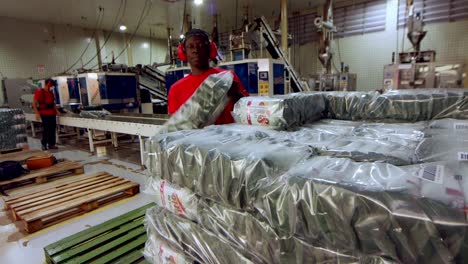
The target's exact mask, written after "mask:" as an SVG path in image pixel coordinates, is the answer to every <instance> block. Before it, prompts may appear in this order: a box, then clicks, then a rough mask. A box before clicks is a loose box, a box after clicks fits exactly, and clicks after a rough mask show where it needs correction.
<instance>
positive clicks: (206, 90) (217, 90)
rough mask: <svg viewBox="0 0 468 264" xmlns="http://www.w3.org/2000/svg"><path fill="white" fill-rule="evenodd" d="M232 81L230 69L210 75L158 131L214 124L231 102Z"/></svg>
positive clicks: (171, 130) (172, 130)
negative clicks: (229, 94) (229, 92)
mask: <svg viewBox="0 0 468 264" xmlns="http://www.w3.org/2000/svg"><path fill="white" fill-rule="evenodd" d="M232 81H233V75H232V72H230V71H225V72H221V73H216V74H212V75H210V76H208V77H207V78H206V79H205V81H203V83H202V84H200V86H199V87H198V88H197V90H196V91H195V93H194V94H193V95H192V96H191V97H190V99H189V100H188V101H187V102H186V103H185V104H183V105H182V106H181V107H180V108H179V110H177V112H176V113H175V114H173V115H172V116H171V118H169V120H168V121H167V122H166V123H165V124H164V125H163V126H162V128H161V129H160V130H159V131H158V133H168V132H174V131H179V130H184V129H196V128H201V127H204V126H207V125H210V124H213V123H214V122H215V121H216V119H217V118H218V116H219V115H220V114H221V112H222V111H223V110H224V108H225V107H226V105H227V103H228V102H229V97H228V91H229V89H231V86H232Z"/></svg>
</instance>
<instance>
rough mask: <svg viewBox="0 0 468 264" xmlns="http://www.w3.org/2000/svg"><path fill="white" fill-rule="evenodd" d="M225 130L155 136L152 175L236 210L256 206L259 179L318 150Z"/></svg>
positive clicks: (149, 163)
mask: <svg viewBox="0 0 468 264" xmlns="http://www.w3.org/2000/svg"><path fill="white" fill-rule="evenodd" d="M263 136H264V135H263V134H261V133H260V134H259V133H253V134H248V133H247V134H244V133H242V132H240V133H236V132H233V131H225V130H223V127H222V126H219V127H217V128H213V129H204V130H198V131H181V132H175V133H169V134H164V135H160V136H156V137H153V138H151V139H150V140H149V141H148V144H147V150H148V154H147V156H148V159H147V167H148V168H149V172H150V174H151V175H153V176H155V177H159V178H161V179H165V180H168V181H170V182H172V183H174V184H177V185H179V186H181V187H185V188H188V189H189V190H191V191H193V192H195V193H196V194H198V195H200V196H202V197H206V198H210V199H213V200H215V201H218V202H220V203H223V204H227V205H231V206H234V207H236V208H246V207H248V206H250V205H251V202H252V197H253V194H254V193H255V191H256V183H257V182H258V180H260V179H263V178H267V177H271V178H274V177H276V176H278V175H280V174H282V173H283V172H284V171H286V170H288V169H289V168H291V167H292V166H294V165H295V164H297V163H298V162H300V161H302V160H305V159H306V158H308V157H310V156H311V155H312V154H313V150H312V148H310V147H309V146H306V145H303V144H299V143H295V142H291V141H287V140H286V141H283V140H281V141H279V140H277V139H274V138H269V137H266V138H264V137H263Z"/></svg>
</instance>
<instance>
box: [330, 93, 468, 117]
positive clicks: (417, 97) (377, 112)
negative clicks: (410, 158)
mask: <svg viewBox="0 0 468 264" xmlns="http://www.w3.org/2000/svg"><path fill="white" fill-rule="evenodd" d="M467 91H468V90H467V89H416V90H395V91H389V92H387V93H385V94H381V95H379V94H378V93H375V92H369V93H364V92H352V93H346V92H329V93H324V98H325V101H326V106H327V112H328V115H329V117H331V118H336V119H345V120H361V119H362V120H390V121H412V122H416V121H423V120H432V119H442V118H457V119H468V98H467V95H468V92H467Z"/></svg>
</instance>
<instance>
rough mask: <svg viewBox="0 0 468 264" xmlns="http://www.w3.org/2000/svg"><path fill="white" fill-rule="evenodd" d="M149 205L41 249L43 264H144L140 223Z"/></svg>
mask: <svg viewBox="0 0 468 264" xmlns="http://www.w3.org/2000/svg"><path fill="white" fill-rule="evenodd" d="M153 206H155V204H153V203H151V204H148V205H146V206H143V207H141V208H138V209H135V210H133V211H131V212H129V213H126V214H124V215H121V216H119V217H116V218H114V219H111V220H109V221H107V222H104V223H102V224H100V225H97V226H94V227H91V228H89V229H87V230H84V231H81V232H79V233H76V234H74V235H72V236H69V237H67V238H64V239H62V240H60V241H57V242H55V243H53V244H50V245H48V246H47V247H45V248H44V253H45V257H46V261H47V263H50V264H52V263H122V264H130V263H147V262H146V261H145V259H144V257H143V254H142V251H143V249H144V247H145V242H146V239H147V236H146V229H145V227H144V219H145V213H146V209H148V208H151V207H153Z"/></svg>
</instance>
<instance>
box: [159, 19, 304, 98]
mask: <svg viewBox="0 0 468 264" xmlns="http://www.w3.org/2000/svg"><path fill="white" fill-rule="evenodd" d="M255 39H257V41H256V42H257V43H255V44H257V46H259V47H258V48H259V50H260V52H261V55H260V57H263V50H264V49H266V50H267V51H268V53H269V54H270V56H271V58H260V59H253V58H249V54H250V50H251V49H252V45H253V43H252V42H254V40H255ZM258 39H260V40H258ZM265 55H266V54H265ZM230 57H231V59H232V61H230V62H222V63H220V64H219V65H217V66H218V67H220V68H223V69H229V70H232V71H234V72H235V73H236V74H237V76H239V78H240V80H241V82H242V84H243V85H244V87H245V88H246V90H247V91H248V92H249V93H250V94H252V95H262V96H263V95H277V94H285V93H290V92H302V91H310V88H309V86H308V84H307V83H306V82H303V81H302V80H300V78H299V75H298V74H297V72H296V71H295V70H294V67H293V66H292V65H291V63H290V62H289V59H288V58H287V56H286V55H285V53H284V51H283V50H282V49H281V48H280V47H279V42H278V39H277V37H276V35H275V33H274V32H273V30H272V29H271V28H270V26H269V25H268V23H267V21H266V19H265V18H264V17H260V18H257V19H255V20H254V23H251V24H249V25H246V27H245V30H242V31H240V32H236V33H233V34H231V35H230ZM174 65H177V66H176V67H173V68H171V69H168V70H167V71H166V86H167V89H168V91H169V90H170V88H171V86H172V85H173V84H174V83H175V82H176V81H178V80H179V79H182V78H183V77H184V76H185V75H187V74H188V73H190V68H189V67H187V66H184V65H183V63H181V62H176V63H175V64H174Z"/></svg>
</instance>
